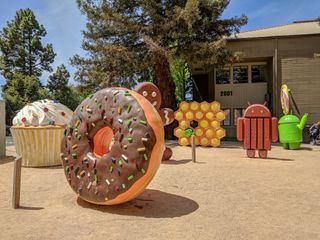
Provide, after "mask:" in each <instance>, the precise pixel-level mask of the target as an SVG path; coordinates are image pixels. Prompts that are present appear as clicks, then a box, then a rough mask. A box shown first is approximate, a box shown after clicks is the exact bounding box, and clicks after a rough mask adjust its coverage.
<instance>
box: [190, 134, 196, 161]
mask: <svg viewBox="0 0 320 240" xmlns="http://www.w3.org/2000/svg"><path fill="white" fill-rule="evenodd" d="M191 148H192V162H196V143H195V137H194V134H192V135H191Z"/></svg>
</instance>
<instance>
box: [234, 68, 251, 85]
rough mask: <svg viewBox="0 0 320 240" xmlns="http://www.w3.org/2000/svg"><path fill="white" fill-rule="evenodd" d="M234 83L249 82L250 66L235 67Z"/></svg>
mask: <svg viewBox="0 0 320 240" xmlns="http://www.w3.org/2000/svg"><path fill="white" fill-rule="evenodd" d="M233 83H248V66H235V67H233Z"/></svg>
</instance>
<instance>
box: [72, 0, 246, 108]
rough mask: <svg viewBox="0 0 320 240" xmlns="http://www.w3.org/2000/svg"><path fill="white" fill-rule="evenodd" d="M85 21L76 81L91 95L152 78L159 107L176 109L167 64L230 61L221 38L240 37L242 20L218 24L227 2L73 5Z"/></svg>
mask: <svg viewBox="0 0 320 240" xmlns="http://www.w3.org/2000/svg"><path fill="white" fill-rule="evenodd" d="M77 2H78V6H79V8H80V10H81V11H82V13H83V14H85V15H86V17H87V21H88V22H87V29H86V30H85V31H84V32H83V34H84V41H83V45H82V47H83V49H84V50H85V51H87V52H88V57H80V56H79V55H76V56H74V57H73V59H72V63H73V64H74V65H75V66H77V67H78V72H77V75H76V77H77V80H78V81H79V82H80V85H81V86H82V87H83V88H84V89H91V90H92V91H94V90H97V89H100V88H103V87H107V86H113V85H121V86H127V87H131V86H132V85H135V84H136V82H137V81H145V80H148V79H150V73H151V75H152V76H153V79H154V82H155V84H156V85H157V86H158V87H159V89H160V90H161V92H162V95H163V106H166V107H171V108H176V101H175V100H176V99H175V96H174V95H175V94H174V93H175V84H174V81H173V80H172V78H171V76H170V66H169V61H170V59H177V58H179V59H183V60H184V61H185V62H186V63H187V64H188V65H189V66H192V63H198V64H202V65H204V66H206V65H212V64H216V63H221V62H223V61H224V60H226V58H227V57H228V52H227V51H226V49H225V45H224V37H227V36H230V35H231V34H232V33H235V32H238V31H239V27H240V26H242V25H244V24H245V23H246V21H247V19H246V17H245V16H241V17H234V18H230V19H222V18H221V15H222V13H223V11H224V10H225V9H226V7H227V6H228V4H229V1H228V0H217V1H213V0H161V1H160V0H134V1H124V0H120V1H119V0H109V1H107V0H77Z"/></svg>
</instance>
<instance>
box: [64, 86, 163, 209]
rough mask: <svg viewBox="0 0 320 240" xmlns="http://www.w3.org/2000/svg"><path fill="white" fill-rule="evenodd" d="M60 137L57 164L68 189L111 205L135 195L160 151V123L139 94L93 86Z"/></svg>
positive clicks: (149, 175)
mask: <svg viewBox="0 0 320 240" xmlns="http://www.w3.org/2000/svg"><path fill="white" fill-rule="evenodd" d="M64 135H65V136H64V138H63V140H62V145H61V149H62V153H61V158H62V163H63V167H64V171H65V175H66V177H67V180H68V182H69V184H70V186H71V188H72V189H73V190H74V191H75V192H76V193H77V194H78V196H79V197H80V198H82V199H83V200H85V201H88V202H90V203H94V204H100V205H115V204H121V203H124V202H127V201H129V200H131V199H133V198H135V197H137V196H138V195H139V194H140V193H141V192H142V191H143V190H144V189H145V188H146V187H147V185H148V184H149V183H150V181H151V180H152V178H153V177H154V175H155V173H156V171H157V169H158V167H159V165H160V163H161V159H162V156H163V152H164V148H165V144H164V130H163V122H162V120H161V117H160V116H159V114H158V112H157V110H156V109H155V108H154V107H153V106H152V104H151V103H150V102H149V101H148V100H147V99H146V98H145V97H143V96H141V95H140V94H139V93H137V92H135V91H131V90H127V89H124V88H109V89H103V90H101V91H98V92H97V93H95V94H94V95H92V96H90V97H89V98H87V99H85V100H84V101H83V102H82V103H81V104H80V105H79V106H78V107H77V109H76V110H75V112H74V115H73V117H72V120H71V123H70V124H69V126H68V127H67V128H66V129H65V133H64Z"/></svg>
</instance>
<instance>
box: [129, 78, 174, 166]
mask: <svg viewBox="0 0 320 240" xmlns="http://www.w3.org/2000/svg"><path fill="white" fill-rule="evenodd" d="M134 90H135V91H136V92H137V93H139V94H141V95H142V96H144V97H145V98H146V99H147V100H148V101H149V102H150V103H151V104H152V105H153V106H154V107H155V108H156V109H157V111H158V113H159V115H160V117H161V119H162V122H163V125H164V126H166V125H169V124H170V123H172V122H173V121H174V112H173V110H172V109H170V108H160V106H161V100H162V97H161V93H160V90H159V89H158V87H157V86H156V85H154V84H153V83H151V82H144V83H140V84H139V85H138V86H136V88H135V89H134ZM171 156H172V150H171V148H169V147H166V149H165V151H164V154H163V158H162V160H163V161H165V160H169V159H170V158H171Z"/></svg>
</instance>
